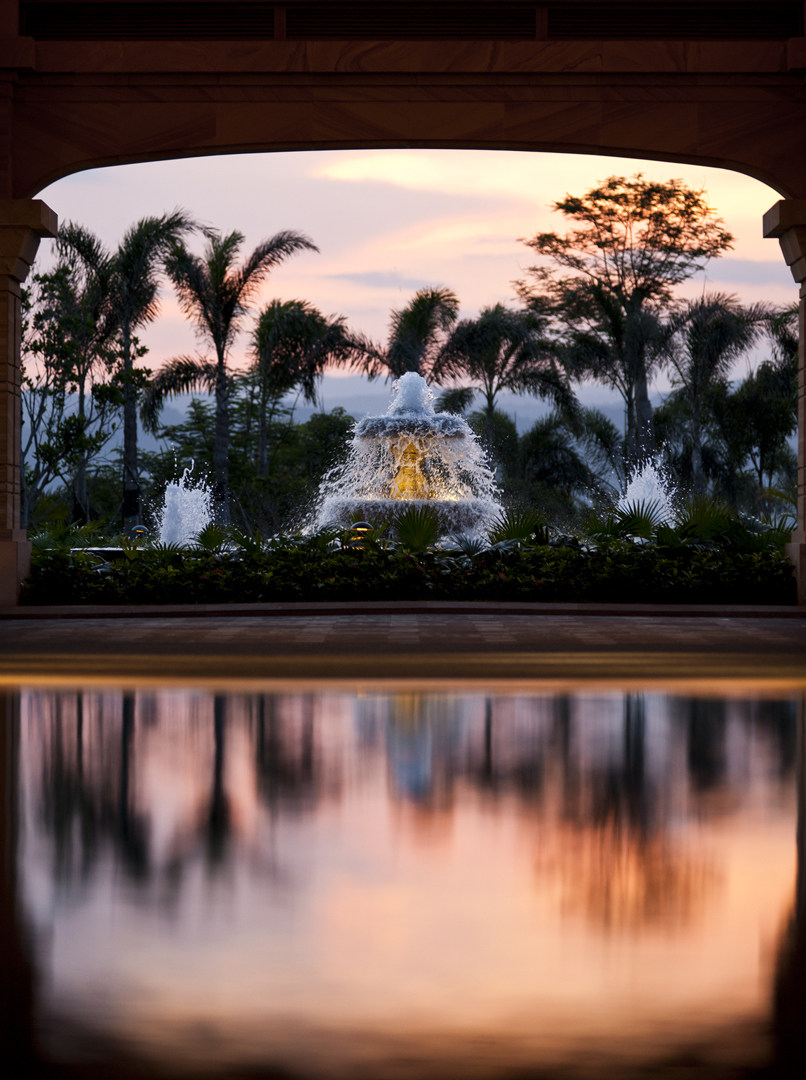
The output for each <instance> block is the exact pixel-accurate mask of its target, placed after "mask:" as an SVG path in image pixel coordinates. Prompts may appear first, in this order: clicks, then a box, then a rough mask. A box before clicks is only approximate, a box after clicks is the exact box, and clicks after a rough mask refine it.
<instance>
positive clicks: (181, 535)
mask: <svg viewBox="0 0 806 1080" xmlns="http://www.w3.org/2000/svg"><path fill="white" fill-rule="evenodd" d="M194 464H195V462H191V463H190V467H189V468H187V469H185V471H184V472H183V473H182V476H181V479H179V480H172V481H171V483H170V484H168V485H167V487H166V488H165V496H164V499H163V504H162V510H161V512H160V515H159V538H160V543H161V544H180V545H181V546H183V547H189V546H190V545H191V544H193V543H194V542H195V541H196V539H197V537H198V535H199V533H200V532H201V531H202V530H203V529H205V528H206V527H207V526H208V525H209V524H210V521H211V517H212V513H211V509H210V503H211V494H212V493H211V491H210V489H209V488H208V487H207V485H206V484H205V483H204V482H203V481H200V482H199V483H197V484H191V483H190V481H189V477H190V474H191V473H192V472H193V466H194Z"/></svg>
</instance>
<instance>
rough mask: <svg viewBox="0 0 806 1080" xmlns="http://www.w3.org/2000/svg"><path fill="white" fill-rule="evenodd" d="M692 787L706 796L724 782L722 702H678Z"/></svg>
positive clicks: (707, 700) (723, 717)
mask: <svg viewBox="0 0 806 1080" xmlns="http://www.w3.org/2000/svg"><path fill="white" fill-rule="evenodd" d="M678 709H679V712H680V715H681V717H682V720H683V724H684V726H685V732H686V745H687V753H688V770H689V776H690V777H691V781H692V784H693V785H694V787H695V788H696V790H697V791H699V792H701V793H703V794H705V793H707V792H709V791H711V790H712V789H714V788H716V787H718V786H719V785H720V784H721V783H722V782H723V780H724V778H725V766H726V761H725V702H724V701H722V700H720V699H718V698H690V699H686V698H683V699H680V701H679V705H678Z"/></svg>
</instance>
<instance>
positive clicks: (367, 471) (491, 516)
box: [316, 371, 501, 535]
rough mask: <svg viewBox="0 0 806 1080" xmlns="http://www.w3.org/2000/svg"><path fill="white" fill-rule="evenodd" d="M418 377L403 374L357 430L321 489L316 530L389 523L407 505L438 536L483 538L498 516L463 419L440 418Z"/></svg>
mask: <svg viewBox="0 0 806 1080" xmlns="http://www.w3.org/2000/svg"><path fill="white" fill-rule="evenodd" d="M432 396H433V395H432V391H431V390H430V388H429V387H428V384H427V383H426V381H425V379H424V378H423V377H422V376H421V375H418V374H417V373H416V372H413V371H409V372H406V374H405V375H402V376H401V377H400V378H399V379H398V380H397V382H395V384H394V387H393V395H392V400H391V402H390V404H389V407H388V409H387V410H386V413H384V414H383V415H382V416H367V417H365V418H364V419H363V420H361V421H360V422H359V423H358V424H356V427H355V431H354V435H353V441H352V444H351V446H350V454H349V458H348V460H347V463H346V465H344V466H343V467H341V468H339V469H336V470H334V471H333V472H332V473H331V474H329V475H328V476H327V477H326V478H325V481H324V483H323V484H322V487H321V489H320V503H319V509H318V512H317V514H316V525H317V526H318V527H322V526H324V525H327V524H336V525H342V526H348V525H350V524H352V523H353V522H355V521H358V520H360V519H363V520H368V521H371V522H373V523H374V524H378V525H379V524H381V523H382V522H394V521H395V520H396V519H397V518H398V517H399V516H400V514H401V513H403V512H404V511H405V510H407V509H410V508H413V507H428V508H429V509H432V510H433V511H435V512H436V514H437V516H438V517H439V520H440V524H441V525H442V527H443V529H444V532H445V533H449V532H463V533H469V534H471V535H473V534H478V533H482V532H483V531H484V529H485V528H486V527H487V526H489V525H490V524H491V523H492V522H493V521H494V520H495V518H496V517H497V516H498V515H499V514H500V512H501V505H500V503H499V501H498V491H497V488H496V483H495V477H494V476H493V472H492V469H491V468H490V466H489V464H488V463H487V460H486V457H485V453H484V450H483V449H482V447H481V446H480V445H479V442H478V440H477V439H476V436H475V434H474V433H473V431H472V430H471V429H470V426H469V425H468V423H467V421H466V420H465V419H464V418H463V417H461V416H455V415H453V414H451V413H438V412H435V411H434V407H433V405H432V402H431V399H432Z"/></svg>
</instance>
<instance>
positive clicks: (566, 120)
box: [7, 75, 806, 198]
mask: <svg viewBox="0 0 806 1080" xmlns="http://www.w3.org/2000/svg"><path fill="white" fill-rule="evenodd" d="M786 90H787V93H784V92H783V88H782V87H781V86H771V85H768V83H767V82H766V81H765V80H759V79H756V80H747V81H746V82H744V83H743V82H742V81H741V80H739V79H737V78H736V77H735V76H734V78H733V79H732V80H725V79H719V80H714V79H709V80H707V81H703V77H702V76H700V77H699V78H698V79H695V80H693V82H692V81H691V80H683V84H682V85H681V84H680V82H679V81H672V80H667V79H660V80H657V81H655V82H654V83H651V84H648V82H647V80H646V79H645V78H644V79H641V81H640V84H638V83H636V82H635V81H634V80H625V79H612V78H611V79H609V80H605V79H603V78H602V77H601V76H599V77H596V78H588V79H580V78H579V77H576V78H575V77H572V76H569V77H567V78H566V80H565V81H563V80H560V79H552V80H547V79H540V78H537V77H535V76H534V75H530V76H510V77H508V78H504V77H502V76H498V77H496V78H492V79H491V78H489V77H487V78H485V77H482V76H481V75H478V76H476V77H472V78H471V77H467V76H463V77H452V78H448V77H442V78H440V79H435V78H433V77H432V78H431V79H423V78H422V77H420V78H416V77H414V76H408V77H390V76H387V77H379V76H375V77H364V78H360V79H355V78H349V79H344V78H334V77H333V76H331V77H328V78H324V77H321V78H317V77H314V76H308V77H301V76H287V77H285V78H283V77H279V76H277V77H270V76H269V75H263V76H262V77H257V76H252V77H249V78H246V77H240V78H238V79H228V80H223V79H221V78H219V80H218V81H217V82H216V81H210V82H206V83H205V82H204V81H199V82H198V83H193V82H188V83H185V82H183V81H182V80H181V79H172V80H164V79H163V80H155V79H153V78H149V79H145V80H143V79H141V80H140V81H128V82H127V83H126V84H125V85H122V84H120V83H114V84H113V85H109V84H108V83H101V84H98V83H93V82H86V81H85V82H81V81H75V80H70V79H49V80H45V81H44V82H43V81H41V80H39V81H38V82H37V83H36V85H33V86H31V87H30V88H27V87H26V86H25V83H24V81H23V84H22V85H21V87H20V89H19V95H18V100H17V101H16V103H15V109H14V153H13V157H12V158H11V161H10V163H9V164H10V170H9V172H10V175H8V176H7V181H8V183H7V191H8V194H9V195H10V196H11V197H16V198H29V197H31V196H33V195H35V194H36V193H37V192H38V191H40V190H41V189H42V188H43V187H45V186H47V185H48V184H50V183H52V182H53V181H54V180H56V179H58V178H60V177H62V176H66V175H69V174H70V173H73V172H78V171H81V170H85V169H90V168H95V167H99V166H108V165H117V164H125V163H133V162H141V161H153V160H163V159H169V158H177V157H195V156H202V155H215V154H236V153H245V152H267V151H289V150H314V149H316V150H328V149H358V148H395V147H420V148H437V147H439V148H445V149H450V148H456V149H486V150H530V151H547V152H556V153H574V154H603V155H608V156H614V157H625V158H629V157H632V158H646V159H654V160H660V161H670V162H678V163H681V164H699V165H704V166H714V167H717V168H725V169H732V170H735V171H738V172H743V173H746V174H748V175H750V176H753V177H755V178H757V179H759V180H761V181H763V182H765V183H767V184H769V185H770V186H771V187H772V188H774V189H776V190H777V191H778V192H780V193H781V194H782V195H783V196H785V197H788V198H806V146H805V145H804V140H803V139H802V138H801V137H800V133H801V132H802V131H803V130H806V92H804V90H803V88H802V87H800V86H798V87H797V88H795V87H794V86H793V85H791V84H790V85H789V86H787V87H786Z"/></svg>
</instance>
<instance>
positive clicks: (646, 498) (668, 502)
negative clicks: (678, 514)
mask: <svg viewBox="0 0 806 1080" xmlns="http://www.w3.org/2000/svg"><path fill="white" fill-rule="evenodd" d="M674 495H675V492H674V489H673V488H672V485H671V483H670V482H669V478H668V477H667V476H666V474H665V473H664V471H663V469H661V468H660V467H659V466H658V465H657V463H655V462H653V461H647V462H645V463H644V464H643V465H641V466H640V467H638V468H637V469H635V471H634V472H633V473H632V474H631V476H630V478H629V480H628V482H627V486H626V488H625V489H624V494H623V495H622V496H621V497H620V498H619V501H618V504H617V506H618V509H619V510H628V509H629V508H630V507H631V506H636V505H637V504H639V503H643V504H644V505H645V506H646V505H649V504H652V505H653V507H655V508H656V510H657V515H656V516H657V519H658V523H662V524H670V523H671V522H672V521H673V520H674V505H673V501H674Z"/></svg>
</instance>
